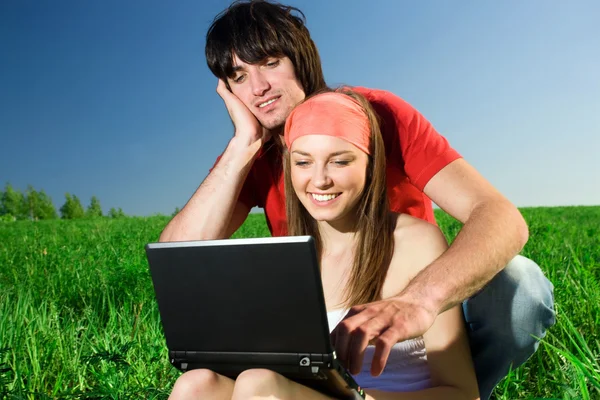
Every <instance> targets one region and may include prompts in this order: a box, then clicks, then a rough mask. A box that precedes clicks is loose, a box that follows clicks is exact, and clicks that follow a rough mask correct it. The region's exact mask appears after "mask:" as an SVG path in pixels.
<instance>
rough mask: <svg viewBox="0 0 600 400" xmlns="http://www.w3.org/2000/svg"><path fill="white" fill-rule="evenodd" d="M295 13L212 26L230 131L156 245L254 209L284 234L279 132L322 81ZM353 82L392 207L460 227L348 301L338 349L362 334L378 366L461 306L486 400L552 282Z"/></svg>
mask: <svg viewBox="0 0 600 400" xmlns="http://www.w3.org/2000/svg"><path fill="white" fill-rule="evenodd" d="M293 12H297V13H299V14H300V15H301V13H300V12H299V10H297V9H295V8H292V7H286V6H282V5H278V4H273V3H268V2H265V1H252V2H250V3H247V2H244V3H235V4H233V5H232V6H231V7H229V8H228V9H227V10H225V11H224V12H223V13H222V14H220V15H219V16H217V18H216V19H215V21H214V22H213V25H212V26H211V28H210V29H209V32H208V34H207V42H206V57H207V62H208V65H209V67H210V69H211V71H212V72H213V73H214V74H215V75H216V76H217V77H218V78H219V82H218V85H217V93H218V94H219V95H220V96H221V98H222V99H223V101H224V103H225V106H226V107H227V110H228V111H229V114H230V116H231V119H232V121H233V123H234V125H235V135H234V137H233V138H232V139H231V141H230V142H229V144H228V146H227V148H226V149H225V151H224V152H223V154H222V155H221V156H220V157H219V159H218V160H217V162H216V164H215V166H214V168H213V169H212V170H211V171H210V173H209V175H208V176H207V177H206V179H205V180H204V182H202V184H201V185H200V187H199V188H198V189H197V191H196V192H195V193H194V194H193V196H192V197H191V198H190V200H189V201H188V203H187V204H186V206H185V207H184V208H183V209H182V210H181V212H180V213H179V214H177V215H176V216H175V217H174V218H173V219H172V220H171V222H169V224H168V225H167V227H166V228H165V230H164V231H163V233H162V234H161V237H160V240H161V241H179V240H201V239H216V238H227V237H229V236H230V235H231V234H232V233H233V232H235V230H236V229H237V228H239V226H240V225H241V224H242V223H243V222H244V220H245V219H246V217H247V215H248V213H249V212H250V210H251V208H252V207H255V206H259V207H262V208H264V210H265V215H266V218H267V223H268V225H269V229H270V230H271V233H272V234H273V235H274V236H278V235H285V234H286V221H285V198H284V190H283V171H282V164H281V151H282V150H281V148H282V146H281V137H280V135H281V134H282V128H283V124H284V123H285V120H286V118H287V116H288V115H289V113H290V112H291V110H292V109H293V108H294V106H295V105H296V104H298V103H299V102H301V101H302V100H303V99H304V98H305V97H306V96H308V95H311V94H313V93H315V92H316V91H318V90H320V89H322V88H324V87H326V84H325V79H324V77H323V72H322V69H321V64H320V58H319V55H318V51H317V49H316V46H315V45H314V43H313V41H312V40H311V38H310V34H309V32H308V30H307V29H306V27H305V25H304V21H303V19H302V18H300V17H299V16H297V15H295V14H294V13H293ZM354 89H355V90H356V91H358V92H359V93H361V94H362V95H363V96H365V97H366V98H367V99H368V100H369V101H370V102H371V104H372V105H373V107H374V109H375V111H376V112H377V114H378V116H379V117H380V119H381V128H382V135H383V137H384V142H385V147H386V157H387V168H386V173H387V176H388V178H387V181H388V193H389V200H390V205H391V208H392V210H393V211H396V212H399V213H407V214H410V215H412V216H415V217H419V218H422V219H424V220H427V221H429V222H431V223H435V218H434V216H433V210H432V204H431V200H433V201H434V202H435V203H436V204H438V205H439V206H440V207H441V208H442V209H444V210H445V211H446V212H447V213H449V214H450V215H452V216H453V217H455V218H456V219H458V220H459V221H461V222H462V223H464V226H463V228H462V229H461V231H460V232H459V234H458V235H457V237H456V239H455V240H454V242H453V243H452V245H451V246H450V248H449V249H448V250H447V251H446V252H445V253H444V254H443V255H442V256H441V257H439V258H438V259H436V260H435V261H434V262H432V263H431V264H430V265H429V266H428V267H426V268H425V269H424V270H423V271H422V272H421V273H419V274H418V275H417V276H416V277H415V278H414V279H413V280H412V281H411V282H410V284H409V285H408V286H407V287H406V289H404V290H403V291H402V292H401V293H398V295H397V296H395V297H393V298H391V299H387V300H385V301H379V302H375V303H370V304H366V305H362V306H356V307H353V308H352V309H351V312H350V313H349V316H348V317H347V318H346V319H345V320H344V321H342V322H341V323H340V324H339V325H338V327H337V328H336V330H335V331H334V332H333V335H334V337H335V347H336V351H337V354H338V356H339V357H340V359H342V360H344V359H361V358H362V355H363V354H364V350H365V348H366V346H367V344H368V343H369V342H370V341H372V342H373V343H375V344H376V352H375V355H374V357H373V364H372V373H373V374H374V375H378V374H380V373H381V371H382V370H383V368H384V367H385V363H386V360H387V357H388V355H389V351H390V349H391V348H392V346H393V345H394V344H395V343H397V342H399V341H402V340H406V339H409V338H413V337H416V336H420V335H422V334H423V333H424V332H426V331H427V329H428V328H429V327H430V326H431V324H432V322H433V320H434V319H435V316H436V315H438V314H439V313H441V312H443V311H445V310H447V309H449V308H451V307H452V306H454V305H457V304H460V303H461V302H463V301H464V303H463V311H464V314H465V320H466V322H467V327H468V330H469V341H470V345H471V350H472V353H473V358H474V363H475V368H476V372H477V378H478V384H479V390H480V393H481V398H482V399H486V398H488V397H489V394H490V393H491V391H492V390H493V387H494V386H495V385H496V384H497V383H498V382H499V381H500V379H502V377H504V376H505V374H506V373H507V371H508V369H509V368H510V367H512V368H516V367H517V366H518V365H520V364H522V363H523V362H524V361H525V360H527V359H528V358H529V357H530V356H531V355H532V354H533V353H534V352H535V350H536V349H537V346H538V341H537V340H536V339H535V338H534V337H532V335H533V336H535V337H543V336H544V335H545V332H546V329H548V327H550V326H551V325H552V324H553V323H554V311H553V296H552V291H553V287H552V284H551V283H550V282H549V281H548V280H547V279H546V278H545V277H544V276H543V274H542V272H541V271H540V269H539V267H538V266H537V265H536V264H535V263H534V262H532V261H531V260H528V259H526V258H524V257H521V256H517V253H518V252H519V251H520V250H521V249H522V248H523V246H524V245H525V243H526V241H527V238H528V230H527V225H526V223H525V221H524V220H523V218H522V216H521V214H520V213H519V211H518V210H517V209H516V207H515V206H514V205H512V204H511V203H510V202H509V201H508V200H507V199H506V198H504V197H503V196H502V195H501V194H500V193H499V192H498V191H497V190H496V189H495V188H494V187H493V186H492V185H491V184H490V183H489V182H487V181H486V180H485V179H484V178H483V177H482V176H481V175H479V173H478V172H477V171H476V170H475V169H474V168H473V167H471V166H470V165H469V164H468V163H467V162H466V161H465V160H464V159H462V158H461V156H460V155H459V154H458V153H457V152H456V151H455V150H453V149H452V148H451V147H450V146H449V144H448V142H447V141H446V140H445V139H444V138H443V137H442V136H440V135H439V134H438V133H437V132H436V131H435V129H434V128H433V127H432V125H431V124H430V123H429V122H428V121H427V120H426V119H425V118H424V117H423V116H422V115H421V114H419V113H418V112H417V111H416V110H415V109H414V108H413V107H411V106H410V105H409V104H407V103H406V102H404V101H403V100H402V99H400V98H398V97H397V96H395V95H393V94H391V93H389V92H385V91H380V90H371V89H366V88H354ZM430 199H431V200H430ZM482 288H483V289H482ZM470 297H471V298H470ZM465 299H468V300H466V301H465Z"/></svg>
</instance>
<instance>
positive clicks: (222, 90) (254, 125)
mask: <svg viewBox="0 0 600 400" xmlns="http://www.w3.org/2000/svg"><path fill="white" fill-rule="evenodd" d="M217 93H218V94H219V96H221V98H222V99H223V102H224V103H225V107H227V111H228V112H229V117H231V121H232V122H233V125H234V126H235V136H236V137H238V138H240V140H242V141H243V142H244V144H245V145H250V144H252V143H255V142H257V141H258V140H260V139H262V142H263V143H264V142H266V141H267V140H268V139H269V138H268V136H267V134H266V131H265V130H264V129H263V127H262V125H261V124H260V122H258V120H257V119H256V117H255V116H254V114H252V112H251V111H250V110H249V109H248V107H246V105H245V104H244V103H243V102H242V101H241V100H240V99H239V98H238V97H237V96H236V95H235V94H233V93H231V92H230V91H229V89H227V86H226V85H225V82H224V81H223V80H222V79H219V83H218V84H217Z"/></svg>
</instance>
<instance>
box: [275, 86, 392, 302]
mask: <svg viewBox="0 0 600 400" xmlns="http://www.w3.org/2000/svg"><path fill="white" fill-rule="evenodd" d="M336 91H337V92H340V93H343V94H345V95H347V96H350V97H352V98H353V99H355V100H356V101H357V102H358V103H359V104H360V105H361V106H362V108H363V109H364V111H365V114H366V115H367V117H368V118H369V124H370V128H371V141H370V151H371V155H370V156H369V161H368V165H367V174H366V181H365V187H364V190H363V193H362V195H361V198H360V199H359V201H358V203H357V205H356V207H355V209H354V213H355V215H356V225H355V230H356V241H355V247H354V249H353V250H354V261H353V263H352V269H351V271H350V277H349V279H348V282H347V285H346V287H345V288H344V305H345V306H347V307H352V306H354V305H357V304H364V303H368V302H371V301H375V300H379V299H381V291H382V288H383V283H384V281H385V277H386V274H387V270H388V267H389V264H390V260H391V257H392V253H393V251H394V236H393V235H394V228H395V223H394V222H393V219H392V218H391V214H390V210H389V204H388V197H387V190H386V177H385V168H386V160H385V149H384V143H383V139H382V137H381V131H380V128H379V122H378V120H377V116H376V114H375V112H374V111H373V109H372V107H371V105H370V104H369V102H368V101H367V100H366V99H365V98H364V97H363V96H361V95H360V94H358V93H356V92H353V91H352V90H350V89H347V88H343V89H338V90H336ZM320 93H322V92H320ZM316 95H318V94H316ZM283 158H284V181H285V197H286V214H287V221H288V235H290V236H303V235H309V236H312V237H313V238H314V239H315V243H316V247H317V254H318V256H319V259H320V258H321V255H322V253H323V248H322V245H323V243H322V240H321V235H320V234H319V229H318V226H317V221H316V220H315V219H314V218H312V216H311V215H310V214H309V213H308V211H307V210H306V208H304V206H303V205H302V203H301V202H300V200H299V199H298V196H297V195H296V193H295V191H294V188H293V186H292V179H291V160H290V154H289V152H287V151H286V152H285V153H284V157H283Z"/></svg>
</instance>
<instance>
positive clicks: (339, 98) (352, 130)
mask: <svg viewBox="0 0 600 400" xmlns="http://www.w3.org/2000/svg"><path fill="white" fill-rule="evenodd" d="M370 128H371V126H370V124H369V118H368V117H367V115H366V114H365V111H364V109H363V108H362V107H361V106H360V104H358V102H356V100H354V99H353V98H352V97H350V96H348V95H346V94H343V93H336V92H327V93H323V94H319V95H316V96H314V97H311V98H310V99H308V100H306V101H305V102H303V103H301V104H300V105H298V106H297V107H296V108H294V109H293V110H292V112H291V113H290V115H289V116H288V118H287V120H286V122H285V129H284V138H285V144H286V146H287V148H288V150H289V149H291V147H292V143H294V140H296V139H298V138H299V137H301V136H306V135H329V136H335V137H339V138H341V139H344V140H346V141H348V142H350V143H352V144H353V145H355V146H356V147H358V148H359V149H361V150H362V151H364V152H365V153H367V154H371V152H370V150H369V143H370V137H371V129H370Z"/></svg>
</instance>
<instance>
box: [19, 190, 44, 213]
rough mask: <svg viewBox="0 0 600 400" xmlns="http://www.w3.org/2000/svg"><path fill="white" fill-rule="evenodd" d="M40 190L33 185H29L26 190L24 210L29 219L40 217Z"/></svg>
mask: <svg viewBox="0 0 600 400" xmlns="http://www.w3.org/2000/svg"><path fill="white" fill-rule="evenodd" d="M39 202H40V201H39V195H38V192H36V190H35V189H34V188H33V186H31V185H27V190H25V196H23V212H24V214H25V215H27V218H29V219H33V220H34V219H38V218H37V217H38V214H39V213H38V212H37V211H38V205H39Z"/></svg>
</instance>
